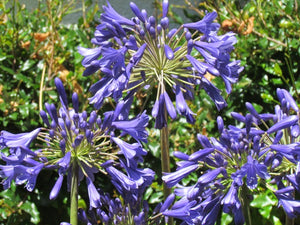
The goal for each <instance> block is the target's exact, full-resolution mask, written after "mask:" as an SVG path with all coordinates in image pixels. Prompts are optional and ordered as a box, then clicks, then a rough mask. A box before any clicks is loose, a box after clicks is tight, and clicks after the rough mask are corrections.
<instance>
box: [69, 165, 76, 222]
mask: <svg viewBox="0 0 300 225" xmlns="http://www.w3.org/2000/svg"><path fill="white" fill-rule="evenodd" d="M70 223H71V224H72V225H78V164H77V161H76V160H74V162H73V168H72V180H71V206H70Z"/></svg>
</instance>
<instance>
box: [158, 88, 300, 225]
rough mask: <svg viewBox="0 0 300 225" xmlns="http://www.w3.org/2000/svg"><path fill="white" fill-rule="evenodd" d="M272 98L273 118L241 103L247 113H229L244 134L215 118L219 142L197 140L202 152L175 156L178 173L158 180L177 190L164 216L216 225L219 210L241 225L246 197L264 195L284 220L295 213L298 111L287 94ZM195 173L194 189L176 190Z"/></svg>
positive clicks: (299, 146)
mask: <svg viewBox="0 0 300 225" xmlns="http://www.w3.org/2000/svg"><path fill="white" fill-rule="evenodd" d="M277 96H278V99H279V101H280V103H281V104H280V105H276V106H275V113H274V114H270V113H265V114H259V113H258V112H257V111H256V110H255V108H254V107H253V105H252V104H251V103H246V107H247V109H248V111H249V112H250V113H248V114H247V115H245V116H243V115H241V114H239V113H235V112H233V113H232V117H233V118H234V119H235V120H237V121H238V123H239V124H240V125H241V124H244V127H243V128H239V126H232V125H230V126H228V128H225V127H224V123H223V120H222V118H221V117H218V119H217V124H218V129H219V133H220V136H219V138H218V139H216V138H213V137H212V138H210V139H209V138H207V137H205V136H203V135H198V140H199V142H200V143H201V145H202V146H203V149H200V150H199V151H197V152H195V153H193V154H191V155H187V154H184V153H181V152H174V156H175V157H177V158H178V159H180V161H178V163H177V170H176V171H175V172H172V173H165V174H164V176H163V180H164V181H165V182H166V184H167V185H168V186H169V187H173V186H176V189H175V194H176V195H177V196H180V200H179V201H178V202H176V203H175V204H174V205H173V206H172V207H171V209H170V210H168V211H166V212H164V213H163V214H164V215H166V216H173V217H176V218H179V219H182V220H183V221H184V223H185V224H215V222H216V220H217V216H218V215H219V211H220V210H221V209H222V210H223V212H225V213H233V214H234V221H235V224H243V223H244V221H245V220H247V216H248V215H247V210H246V208H247V207H249V196H251V195H253V194H254V192H253V191H254V190H256V191H259V190H263V189H269V190H271V191H272V192H273V193H274V194H275V196H276V197H277V199H278V206H282V207H283V209H284V211H285V212H286V214H287V215H288V217H290V218H294V217H296V215H297V214H299V213H300V208H299V207H300V201H297V200H295V197H294V196H295V195H294V193H295V192H296V191H297V192H299V191H300V189H299V187H300V186H299V185H300V179H299V175H300V174H299V163H300V158H299V156H300V155H299V154H300V151H299V150H300V142H299V139H300V130H299V128H300V127H299V125H300V120H299V116H300V115H299V108H298V106H297V104H296V102H295V100H294V99H293V98H292V96H291V95H290V94H289V92H287V91H286V90H283V89H277ZM196 170H200V171H201V175H200V176H199V178H198V180H197V182H196V183H195V184H194V185H192V186H181V185H180V184H179V182H180V181H181V180H182V179H183V178H185V177H186V176H188V175H189V174H191V173H193V172H195V171H196ZM258 187H259V188H261V189H259V188H258ZM178 205H179V206H180V207H178Z"/></svg>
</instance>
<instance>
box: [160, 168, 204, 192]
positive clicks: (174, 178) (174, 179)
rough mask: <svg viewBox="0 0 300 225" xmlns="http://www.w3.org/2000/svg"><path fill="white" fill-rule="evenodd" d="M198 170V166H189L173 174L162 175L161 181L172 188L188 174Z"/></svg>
mask: <svg viewBox="0 0 300 225" xmlns="http://www.w3.org/2000/svg"><path fill="white" fill-rule="evenodd" d="M197 168H198V165H189V166H187V167H185V168H183V169H180V170H177V171H176V172H173V173H164V176H163V178H162V179H163V181H164V182H165V183H166V184H167V186H168V187H173V186H174V185H176V184H177V183H178V182H179V181H181V180H182V179H183V178H185V177H186V176H187V175H188V174H190V173H192V172H193V171H195V170H196V169H197Z"/></svg>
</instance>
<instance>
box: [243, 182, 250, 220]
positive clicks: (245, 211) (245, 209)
mask: <svg viewBox="0 0 300 225" xmlns="http://www.w3.org/2000/svg"><path fill="white" fill-rule="evenodd" d="M250 202H251V201H250V199H249V189H248V187H247V185H246V184H243V186H242V187H241V204H242V209H243V214H244V217H245V224H246V225H252V222H251V212H250Z"/></svg>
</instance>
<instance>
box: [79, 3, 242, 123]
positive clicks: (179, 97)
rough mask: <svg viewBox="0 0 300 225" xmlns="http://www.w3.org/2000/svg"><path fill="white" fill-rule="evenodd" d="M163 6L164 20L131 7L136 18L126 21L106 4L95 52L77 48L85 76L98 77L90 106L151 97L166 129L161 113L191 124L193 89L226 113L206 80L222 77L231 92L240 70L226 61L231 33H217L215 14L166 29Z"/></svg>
mask: <svg viewBox="0 0 300 225" xmlns="http://www.w3.org/2000/svg"><path fill="white" fill-rule="evenodd" d="M162 6H163V7H162V9H163V13H162V18H160V19H156V18H155V17H154V16H148V14H147V12H146V10H144V9H143V10H140V9H139V8H138V6H137V5H136V4H135V3H133V2H131V3H130V8H131V10H132V12H133V13H134V15H135V16H134V17H133V18H131V19H127V18H125V17H123V16H121V15H120V14H119V13H117V12H116V10H114V9H113V7H112V6H111V5H110V3H109V2H107V6H104V7H103V10H104V12H103V13H102V14H101V17H100V24H99V25H98V26H97V27H96V31H95V33H94V37H93V38H92V43H93V44H94V45H95V46H96V47H95V48H93V49H87V48H83V47H79V49H78V50H79V53H80V54H81V55H82V56H84V59H83V60H82V65H83V66H84V67H85V68H86V70H85V71H84V73H83V75H84V76H87V75H91V74H93V73H95V72H96V71H100V72H101V74H102V78H101V79H100V80H99V81H98V82H96V83H95V84H93V85H92V86H91V88H90V91H91V93H92V94H93V96H92V97H91V98H90V103H91V104H94V106H95V107H96V108H97V109H98V108H100V107H101V105H102V103H103V101H104V99H105V98H106V97H113V98H114V99H115V100H116V101H119V100H120V99H121V98H122V96H124V95H126V94H125V93H130V95H133V94H134V93H136V92H137V91H142V92H145V93H147V94H149V95H150V93H154V94H155V95H156V99H155V100H154V105H153V108H152V116H153V117H155V118H156V124H155V126H156V128H159V129H160V128H162V127H164V126H166V124H167V123H166V121H167V118H166V113H165V112H167V113H168V115H169V116H170V117H171V118H172V119H175V118H176V117H177V114H180V115H183V116H185V117H186V119H187V121H188V122H189V123H194V121H195V119H194V117H193V115H194V113H193V112H192V111H191V109H190V108H189V106H188V104H187V103H186V101H187V100H192V99H193V98H194V96H193V90H194V87H195V86H196V85H199V87H200V88H202V89H204V90H205V91H206V92H207V94H208V95H209V96H210V97H211V99H212V100H213V101H214V103H215V104H216V106H217V108H218V110H221V109H222V108H224V107H225V106H226V105H227V104H226V101H225V100H224V98H223V97H222V96H221V91H220V90H219V89H218V88H217V87H215V86H214V85H213V83H212V82H211V81H210V80H208V79H207V78H206V75H207V74H211V75H213V76H216V77H221V78H222V79H223V80H224V83H225V86H226V91H227V92H228V93H230V92H231V84H233V83H235V82H237V80H238V75H239V73H240V72H241V71H242V70H243V67H241V66H240V62H239V61H231V59H230V52H231V51H232V50H233V49H234V48H233V45H234V44H235V43H236V38H235V36H234V34H233V33H227V34H225V35H218V34H217V32H218V29H219V27H220V25H219V24H218V23H214V22H213V21H214V20H215V19H216V17H217V13H216V12H211V13H207V14H206V15H205V16H204V18H203V19H202V20H201V21H199V22H196V23H188V24H184V25H182V26H180V27H179V28H172V29H170V28H169V18H168V17H167V16H168V8H169V2H168V1H167V0H164V1H163V3H162ZM175 100H176V106H174V104H173V102H174V101H175Z"/></svg>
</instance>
